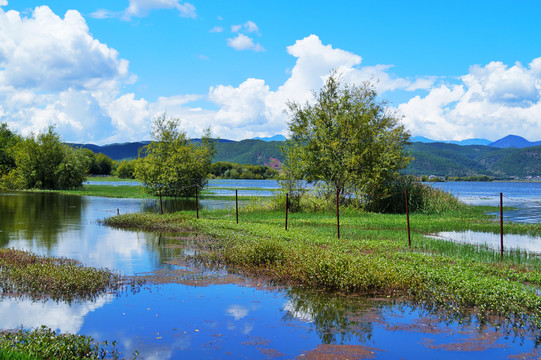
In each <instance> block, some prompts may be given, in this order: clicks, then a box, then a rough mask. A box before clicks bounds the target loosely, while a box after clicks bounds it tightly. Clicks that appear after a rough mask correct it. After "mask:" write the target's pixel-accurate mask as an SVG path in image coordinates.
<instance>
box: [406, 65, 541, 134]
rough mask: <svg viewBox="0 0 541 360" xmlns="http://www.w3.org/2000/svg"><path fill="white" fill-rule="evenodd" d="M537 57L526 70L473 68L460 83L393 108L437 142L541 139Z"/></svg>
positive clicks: (413, 127) (519, 67)
mask: <svg viewBox="0 0 541 360" xmlns="http://www.w3.org/2000/svg"><path fill="white" fill-rule="evenodd" d="M540 64H541V58H537V59H534V60H533V61H532V62H531V63H530V64H529V66H523V65H522V64H520V63H516V64H514V65H513V66H508V65H505V64H503V63H501V62H496V61H494V62H490V63H489V64H487V65H485V66H480V65H474V66H472V67H471V68H470V71H469V73H468V74H466V75H464V76H462V77H460V79H459V80H460V84H458V85H454V86H451V85H448V84H443V85H440V86H438V87H435V88H433V89H431V90H430V92H429V94H428V95H426V96H425V97H420V96H416V97H414V98H413V99H411V100H409V101H408V102H407V103H404V104H401V105H400V106H399V107H398V109H399V110H400V112H401V113H403V114H404V115H405V122H406V124H407V125H408V127H409V128H410V129H411V130H412V132H413V133H415V134H419V135H424V136H427V137H431V138H434V139H442V140H451V139H453V140H462V139H465V138H474V137H482V138H488V139H492V140H496V139H498V138H500V137H502V136H504V135H506V134H517V135H522V136H525V137H528V138H530V139H534V140H536V139H539V138H541V128H540V127H539V119H540V117H541V65H540Z"/></svg>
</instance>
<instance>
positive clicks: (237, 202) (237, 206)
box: [235, 189, 239, 224]
mask: <svg viewBox="0 0 541 360" xmlns="http://www.w3.org/2000/svg"><path fill="white" fill-rule="evenodd" d="M235 209H236V214H237V224H238V223H239V194H238V190H237V189H235Z"/></svg>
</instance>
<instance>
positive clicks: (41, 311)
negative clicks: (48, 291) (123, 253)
mask: <svg viewBox="0 0 541 360" xmlns="http://www.w3.org/2000/svg"><path fill="white" fill-rule="evenodd" d="M113 297H114V296H113V295H111V294H108V295H103V296H100V297H98V298H97V299H95V300H94V301H87V302H79V303H72V304H68V303H65V302H56V301H52V300H48V301H43V302H36V301H33V300H30V299H17V300H12V299H9V298H4V299H1V300H0V329H16V328H19V327H21V326H24V327H25V328H38V327H40V326H41V325H46V326H47V327H49V328H51V329H53V330H56V331H61V332H70V333H73V334H76V333H78V332H79V330H80V329H81V327H82V326H83V323H84V322H85V317H86V316H87V315H88V314H89V313H90V312H93V311H96V310H97V309H99V308H101V307H103V306H104V305H105V304H107V303H110V302H111V301H112V300H113Z"/></svg>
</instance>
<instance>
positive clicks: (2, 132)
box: [0, 123, 21, 179]
mask: <svg viewBox="0 0 541 360" xmlns="http://www.w3.org/2000/svg"><path fill="white" fill-rule="evenodd" d="M20 140H21V139H20V137H19V136H17V135H16V134H14V133H13V132H12V131H11V130H10V129H9V127H8V126H7V124H6V123H2V124H0V179H1V178H2V177H3V176H4V175H7V173H9V172H10V171H11V170H13V169H14V168H15V157H14V148H15V145H17V143H19V141H20Z"/></svg>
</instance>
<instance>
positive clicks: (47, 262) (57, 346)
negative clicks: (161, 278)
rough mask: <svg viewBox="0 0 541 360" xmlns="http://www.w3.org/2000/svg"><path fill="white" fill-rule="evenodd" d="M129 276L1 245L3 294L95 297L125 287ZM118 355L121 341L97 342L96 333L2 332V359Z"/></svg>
mask: <svg viewBox="0 0 541 360" xmlns="http://www.w3.org/2000/svg"><path fill="white" fill-rule="evenodd" d="M126 282H127V279H126V278H124V277H122V276H120V275H118V274H115V273H113V272H111V271H110V270H107V269H96V268H92V267H87V266H83V265H81V264H80V263H79V262H77V261H75V260H71V259H66V258H52V257H44V256H39V255H35V254H32V253H30V252H27V251H22V250H15V249H0V296H11V297H13V296H14V297H27V298H30V299H32V300H35V301H39V300H46V299H53V300H56V301H65V302H68V303H70V302H73V301H80V300H92V299H95V298H96V297H97V296H99V295H102V294H104V293H106V292H111V291H115V290H117V289H119V288H121V287H122V286H123V285H124V284H125V283H126ZM105 356H109V357H112V358H118V350H117V349H116V344H115V343H112V344H109V343H108V342H104V343H96V342H94V340H93V339H92V338H91V337H90V336H85V335H74V334H58V333H56V332H55V331H54V330H52V329H49V328H46V327H42V328H39V329H35V330H31V331H30V330H23V329H20V330H16V331H2V332H0V359H10V360H19V359H22V360H31V359H32V360H33V359H102V358H104V357H105Z"/></svg>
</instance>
